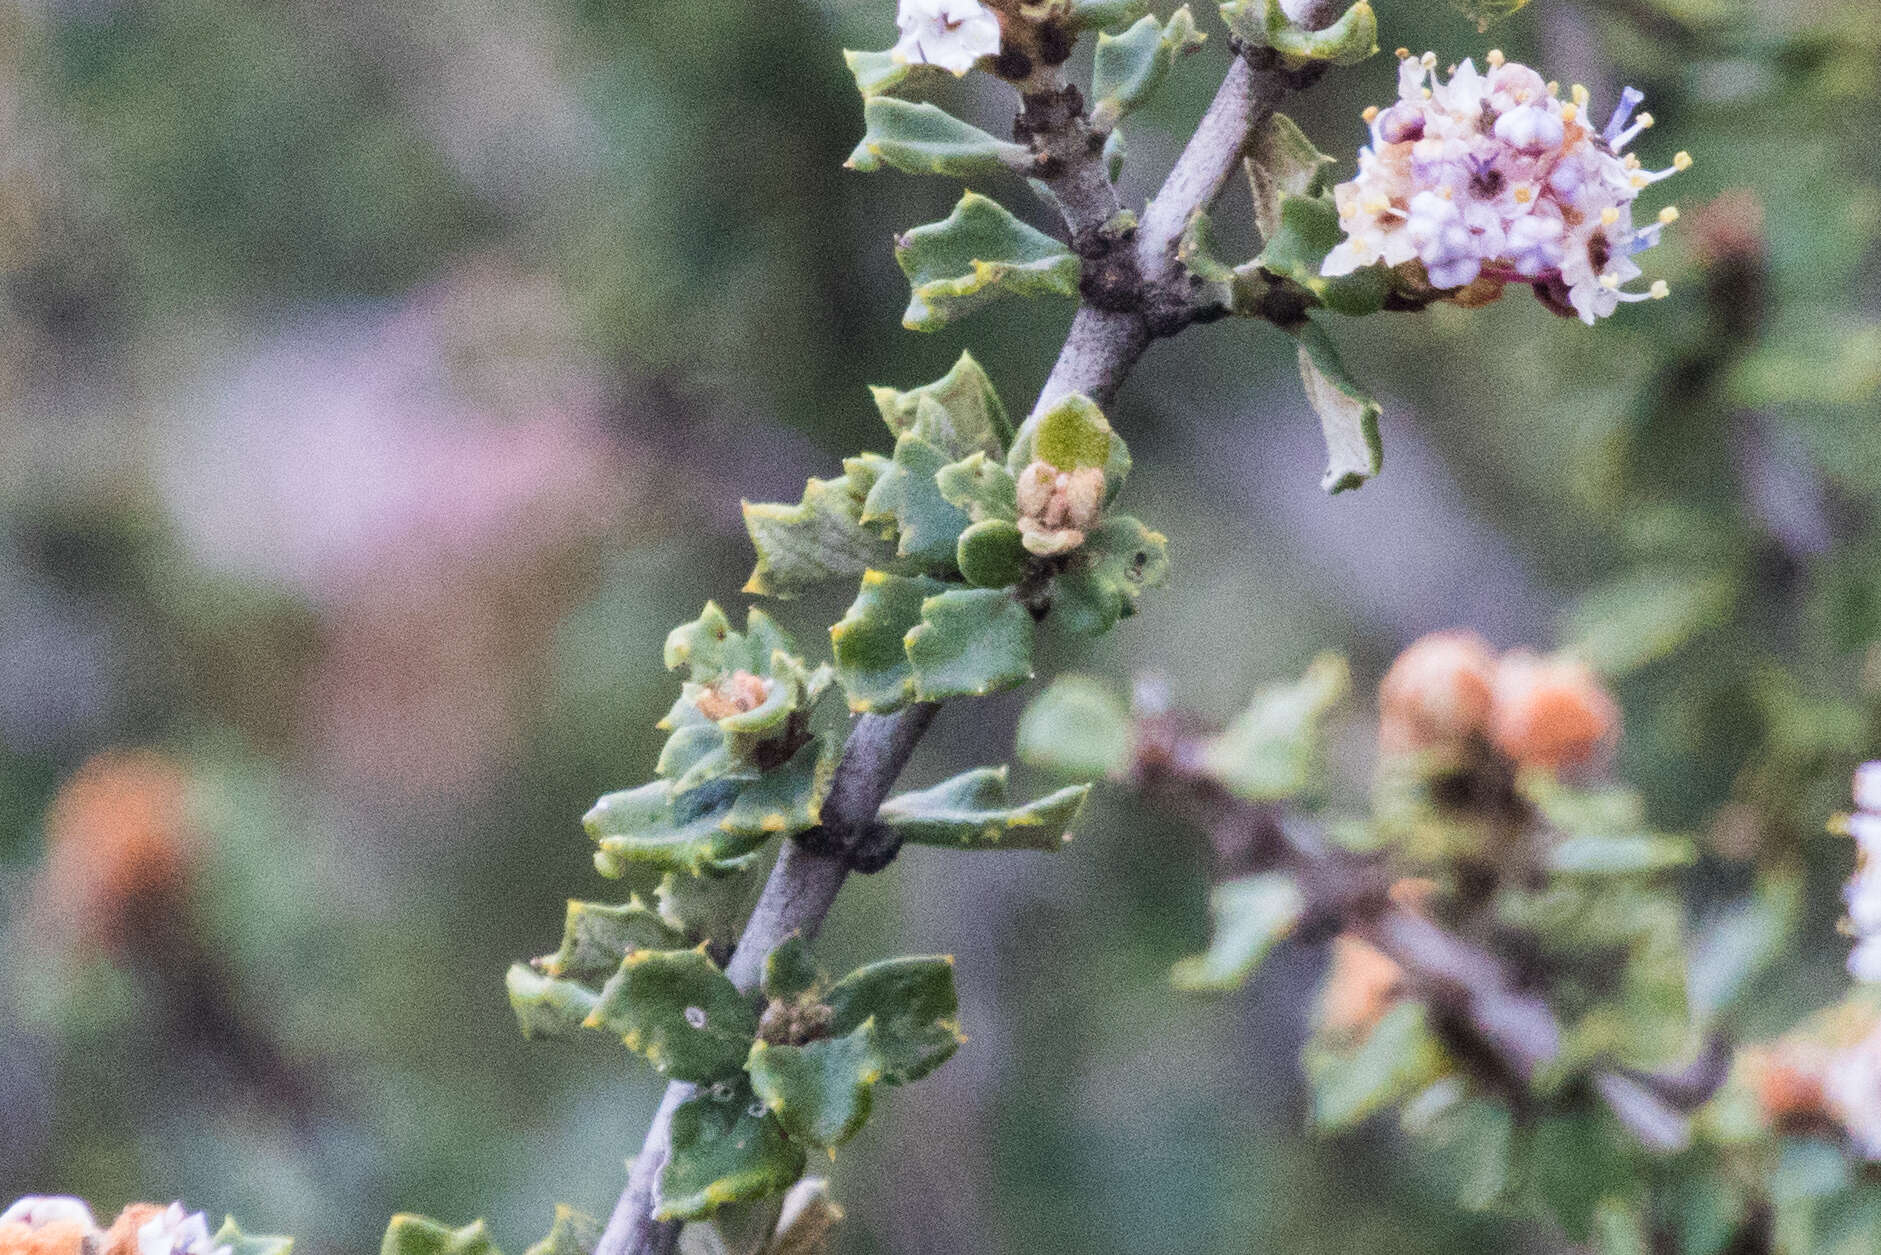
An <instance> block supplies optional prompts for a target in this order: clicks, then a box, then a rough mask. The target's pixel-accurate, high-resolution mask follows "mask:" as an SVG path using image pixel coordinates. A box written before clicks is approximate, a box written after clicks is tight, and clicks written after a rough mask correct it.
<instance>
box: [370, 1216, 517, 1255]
mask: <svg viewBox="0 0 1881 1255" xmlns="http://www.w3.org/2000/svg"><path fill="white" fill-rule="evenodd" d="M379 1255H501V1252H499V1251H498V1250H497V1249H496V1243H494V1242H492V1241H491V1240H490V1231H489V1229H488V1228H487V1227H485V1225H484V1223H483V1221H481V1220H476V1221H472V1222H471V1223H470V1224H467V1225H465V1226H464V1227H463V1228H461V1229H453V1228H451V1227H450V1226H449V1225H445V1224H439V1223H438V1222H437V1221H435V1220H432V1219H431V1218H430V1217H428V1216H413V1215H409V1214H405V1215H397V1216H394V1217H392V1223H391V1224H389V1225H387V1226H386V1230H385V1239H384V1240H383V1241H381V1242H380V1243H379Z"/></svg>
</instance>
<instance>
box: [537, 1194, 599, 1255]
mask: <svg viewBox="0 0 1881 1255" xmlns="http://www.w3.org/2000/svg"><path fill="white" fill-rule="evenodd" d="M600 1241H601V1222H600V1221H598V1220H596V1219H595V1218H594V1217H593V1216H589V1215H586V1214H585V1213H582V1212H578V1211H576V1210H575V1209H574V1208H573V1207H569V1206H567V1205H566V1204H563V1203H557V1204H556V1205H555V1222H554V1223H553V1224H552V1225H550V1227H549V1232H548V1236H547V1237H545V1238H543V1239H542V1240H541V1241H540V1242H537V1243H536V1244H535V1245H534V1246H532V1247H530V1248H529V1249H528V1250H527V1251H525V1252H523V1255H594V1248H595V1247H596V1246H597V1245H599V1243H600Z"/></svg>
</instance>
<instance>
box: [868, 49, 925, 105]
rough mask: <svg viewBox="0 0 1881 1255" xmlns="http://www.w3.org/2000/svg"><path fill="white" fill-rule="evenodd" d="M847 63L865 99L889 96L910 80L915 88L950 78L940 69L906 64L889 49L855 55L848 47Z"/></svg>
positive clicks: (914, 63)
mask: <svg viewBox="0 0 1881 1255" xmlns="http://www.w3.org/2000/svg"><path fill="white" fill-rule="evenodd" d="M843 64H845V65H847V66H848V67H849V73H850V76H851V77H853V78H854V79H855V80H856V90H857V91H858V92H860V93H861V94H862V98H863V99H864V100H869V99H871V98H873V97H875V96H883V95H887V94H889V93H891V92H893V91H895V90H896V89H897V88H899V87H901V86H903V85H904V84H908V80H909V79H913V80H914V83H913V84H908V85H910V86H913V85H918V84H920V83H921V82H922V81H923V80H928V81H938V80H941V79H944V78H946V77H947V71H945V70H943V69H941V68H940V67H938V66H932V65H926V64H924V63H922V62H919V61H903V60H900V59H899V58H897V57H896V56H895V54H894V53H893V52H892V51H889V50H887V49H884V50H882V51H881V52H853V51H851V50H849V49H848V48H845V49H843Z"/></svg>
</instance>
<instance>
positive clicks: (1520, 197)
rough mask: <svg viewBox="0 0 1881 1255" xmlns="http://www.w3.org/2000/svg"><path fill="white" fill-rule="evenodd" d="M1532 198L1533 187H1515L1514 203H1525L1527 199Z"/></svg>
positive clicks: (1533, 195)
mask: <svg viewBox="0 0 1881 1255" xmlns="http://www.w3.org/2000/svg"><path fill="white" fill-rule="evenodd" d="M1534 199H1535V189H1534V188H1531V187H1518V188H1516V189H1515V203H1516V204H1518V205H1526V204H1527V203H1528V202H1529V201H1531V200H1534Z"/></svg>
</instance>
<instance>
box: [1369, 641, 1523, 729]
mask: <svg viewBox="0 0 1881 1255" xmlns="http://www.w3.org/2000/svg"><path fill="white" fill-rule="evenodd" d="M1495 668H1496V664H1495V658H1494V656H1493V655H1492V654H1491V653H1490V651H1489V646H1488V645H1487V644H1485V643H1484V642H1483V639H1482V638H1481V637H1480V636H1477V635H1476V634H1475V633H1474V632H1433V633H1432V634H1431V635H1429V636H1426V637H1423V638H1422V639H1421V640H1418V641H1417V642H1415V643H1414V644H1413V645H1412V646H1411V647H1410V648H1409V649H1407V650H1405V651H1404V652H1403V653H1402V654H1399V655H1398V660H1397V661H1396V662H1394V663H1392V664H1391V670H1389V671H1387V672H1385V678H1384V680H1383V681H1382V682H1381V683H1380V684H1379V686H1378V707H1379V714H1380V721H1379V725H1378V736H1379V743H1380V744H1381V745H1382V746H1383V748H1384V749H1385V750H1386V751H1387V752H1390V753H1403V752H1405V751H1410V750H1420V749H1429V748H1431V747H1433V746H1438V745H1455V744H1459V743H1461V742H1463V741H1465V740H1468V739H1469V738H1470V737H1472V736H1478V735H1481V734H1482V733H1484V732H1486V731H1487V730H1488V726H1489V695H1490V683H1491V680H1492V677H1493V676H1494V675H1495Z"/></svg>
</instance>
